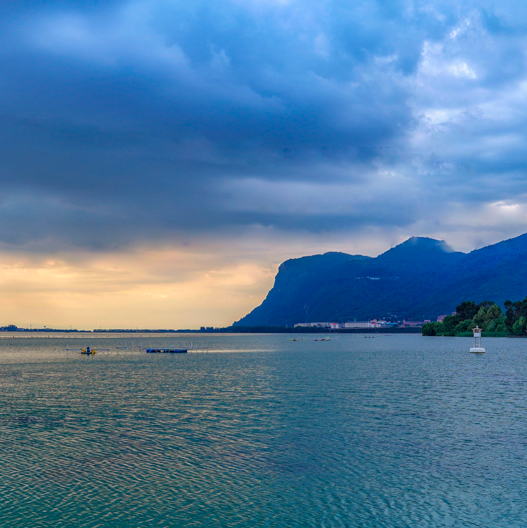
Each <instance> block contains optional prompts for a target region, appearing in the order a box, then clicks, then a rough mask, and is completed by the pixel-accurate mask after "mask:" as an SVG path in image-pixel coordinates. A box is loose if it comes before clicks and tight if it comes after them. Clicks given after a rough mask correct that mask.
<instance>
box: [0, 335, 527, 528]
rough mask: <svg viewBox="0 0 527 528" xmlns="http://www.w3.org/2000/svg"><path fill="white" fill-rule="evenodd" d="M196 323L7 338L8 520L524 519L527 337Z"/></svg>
mask: <svg viewBox="0 0 527 528" xmlns="http://www.w3.org/2000/svg"><path fill="white" fill-rule="evenodd" d="M191 339H193V338H189V337H185V336H182V337H178V338H170V339H168V338H150V339H148V338H143V339H142V340H143V343H144V344H149V345H154V344H158V345H159V344H162V343H165V342H166V341H167V340H169V341H170V343H172V344H174V345H176V344H177V343H178V342H180V343H181V342H183V341H184V342H187V343H188V342H189V341H190V340H191ZM194 339H195V338H194ZM199 340H200V341H202V340H203V341H205V344H207V345H208V346H209V347H210V350H211V351H210V352H205V353H189V354H187V355H168V354H159V355H157V354H156V355H151V354H145V353H144V352H139V351H117V350H116V349H115V347H116V346H117V345H122V344H123V342H124V340H118V339H100V340H97V339H90V341H89V343H88V344H90V346H104V347H110V348H111V350H110V351H109V352H101V353H100V354H99V355H96V356H95V357H85V356H81V355H80V354H79V353H78V352H67V351H65V350H64V348H65V342H66V340H63V339H47V340H43V339H24V340H8V339H5V340H2V341H0V380H1V384H2V390H1V393H0V398H1V401H0V428H1V435H0V442H1V450H0V497H1V501H2V508H0V525H1V526H2V527H15V526H17V527H18V526H32V527H46V526H54V527H61V526H78V527H83V528H84V527H97V526H105V527H108V526H112V527H120V526H123V527H129V526H134V527H139V526H163V527H166V526H176V527H191V526H192V527H211V526H220V527H235V526H240V527H242V526H243V527H246V526H265V527H286V526H287V527H306V526H312V527H321V526H323V527H375V528H378V527H390V528H394V527H401V528H402V527H409V526H411V527H436V526H460V527H461V526H462V527H467V526H478V527H493V528H496V527H504V528H505V527H507V528H511V527H520V526H522V527H523V526H526V525H527V512H526V511H525V508H524V504H525V498H526V495H527V474H526V472H525V459H526V456H527V442H526V440H525V438H526V437H527V424H526V421H525V416H526V411H527V398H526V397H525V396H526V380H527V361H526V357H527V356H526V352H527V340H522V339H492V340H491V339H488V340H486V341H485V342H484V346H486V348H487V351H488V352H487V353H486V354H485V355H482V356H474V355H472V354H469V353H468V348H469V347H470V344H471V342H472V341H471V340H470V339H462V338H423V337H421V336H418V335H397V336H380V335H377V336H375V338H373V339H372V338H365V337H364V336H363V335H341V336H339V338H338V339H336V340H334V341H329V342H314V341H311V340H310V339H309V338H306V339H305V340H301V341H298V342H291V341H290V337H288V336H286V335H264V336H257V335H251V336H245V335H235V336H218V335H214V336H205V337H201V336H200V337H199Z"/></svg>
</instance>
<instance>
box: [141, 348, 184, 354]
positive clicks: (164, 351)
mask: <svg viewBox="0 0 527 528" xmlns="http://www.w3.org/2000/svg"><path fill="white" fill-rule="evenodd" d="M146 353H147V354H186V353H187V349H186V348H147V349H146Z"/></svg>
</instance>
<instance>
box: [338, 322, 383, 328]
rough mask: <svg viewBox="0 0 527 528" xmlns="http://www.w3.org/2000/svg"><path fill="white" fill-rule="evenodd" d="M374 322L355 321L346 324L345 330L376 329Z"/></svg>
mask: <svg viewBox="0 0 527 528" xmlns="http://www.w3.org/2000/svg"><path fill="white" fill-rule="evenodd" d="M375 326H376V325H375V324H374V323H373V322H372V321H353V322H348V323H344V328H375Z"/></svg>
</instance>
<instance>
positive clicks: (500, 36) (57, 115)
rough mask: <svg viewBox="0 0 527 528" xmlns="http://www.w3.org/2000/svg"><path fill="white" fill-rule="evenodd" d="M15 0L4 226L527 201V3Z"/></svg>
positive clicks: (400, 210) (24, 239) (284, 216)
mask: <svg viewBox="0 0 527 528" xmlns="http://www.w3.org/2000/svg"><path fill="white" fill-rule="evenodd" d="M2 9H3V11H2V13H3V14H2V19H1V20H0V26H1V27H2V35H3V36H2V37H0V45H1V49H0V72H1V73H0V148H1V151H0V153H1V164H0V177H1V181H2V186H1V188H0V240H1V241H2V242H3V243H4V244H6V245H9V246H17V247H19V246H25V247H34V248H41V247H46V248H50V247H57V248H60V247H62V246H71V245H73V246H75V245H79V246H86V247H92V248H115V247H120V246H123V245H128V244H133V243H141V242H142V241H144V240H154V241H155V240H159V241H163V240H170V239H178V240H185V238H187V237H197V236H201V237H214V236H217V235H218V234H221V233H222V232H228V231H229V230H231V229H240V228H243V226H246V225H264V226H273V227H274V228H275V229H278V230H283V231H294V230H304V231H307V232H309V231H311V232H320V231H334V230H344V231H345V230H347V229H350V230H356V229H360V227H361V226H375V227H377V226H381V227H382V226H383V225H390V226H401V227H404V226H410V225H412V224H413V223H415V222H418V221H420V220H421V219H422V218H423V217H427V215H428V216H429V215H430V211H431V210H440V209H441V208H442V204H447V203H450V202H452V201H454V202H456V203H459V202H476V203H478V204H485V203H490V202H495V201H499V200H502V201H507V200H513V199H514V200H516V202H520V203H521V204H523V201H525V200H524V198H523V196H524V195H525V193H526V189H525V183H524V182H525V172H524V171H525V169H524V167H525V164H526V161H527V159H526V154H525V149H524V148H523V145H524V142H525V139H526V138H525V118H526V113H525V110H526V103H525V100H524V96H525V93H524V91H525V86H524V82H525V70H526V68H525V52H524V51H523V50H524V49H525V40H526V39H525V36H526V32H525V28H523V26H522V25H521V20H524V19H525V17H524V15H525V14H527V13H525V11H526V8H525V7H523V5H522V4H520V3H514V2H509V3H508V4H507V6H506V7H500V8H499V9H498V8H495V7H494V6H493V4H491V3H490V2H489V3H488V4H487V3H485V2H462V3H459V2H456V3H454V2H452V3H448V2H446V3H445V2H426V3H425V2H404V1H388V0H382V1H377V2H374V1H365V2H357V3H354V4H352V3H350V2H344V1H337V0H335V1H327V2H314V1H313V2H294V1H292V2H274V1H258V0H253V1H241V0H240V1H232V2H213V1H212V2H211V1H207V2H204V1H203V2H201V1H196V2H182V1H168V0H166V1H161V0H157V1H154V0H151V1H146V0H143V1H141V0H138V1H134V2H123V1H121V2H96V1H92V2H86V1H83V2H72V1H70V2H68V1H65V0H64V1H56V2H50V1H46V2H43V1H42V2H26V3H24V2H16V3H15V2H7V3H4V4H3V8H2ZM519 21H520V22H519ZM498 177H499V178H500V181H499V182H498V181H497V179H498ZM474 185H476V186H477V192H476V193H474ZM438 214H439V213H438ZM433 221H434V222H440V221H441V218H440V215H439V216H437V217H436V218H434V219H433Z"/></svg>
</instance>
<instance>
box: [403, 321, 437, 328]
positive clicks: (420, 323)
mask: <svg viewBox="0 0 527 528" xmlns="http://www.w3.org/2000/svg"><path fill="white" fill-rule="evenodd" d="M430 322H431V321H430V319H425V320H424V321H403V324H402V325H401V326H402V327H403V328H404V327H405V326H406V327H408V326H413V327H416V326H423V325H425V324H426V323H430Z"/></svg>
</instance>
